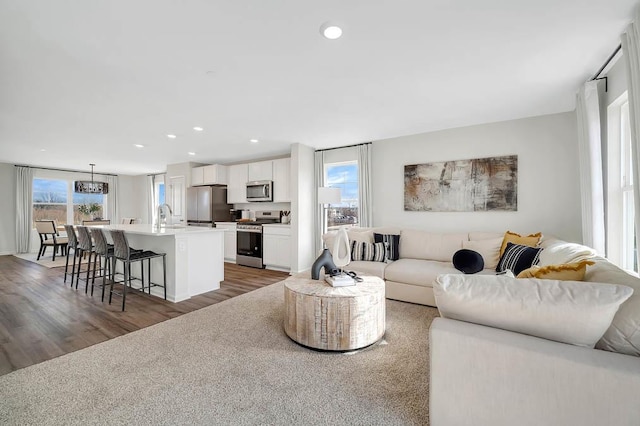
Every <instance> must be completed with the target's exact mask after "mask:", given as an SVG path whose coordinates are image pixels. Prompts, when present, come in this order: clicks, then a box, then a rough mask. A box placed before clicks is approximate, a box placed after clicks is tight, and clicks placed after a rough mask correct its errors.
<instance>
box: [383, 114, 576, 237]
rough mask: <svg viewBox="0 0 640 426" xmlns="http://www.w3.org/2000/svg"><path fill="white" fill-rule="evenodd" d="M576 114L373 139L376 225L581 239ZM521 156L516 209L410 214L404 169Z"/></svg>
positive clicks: (438, 230)
mask: <svg viewBox="0 0 640 426" xmlns="http://www.w3.org/2000/svg"><path fill="white" fill-rule="evenodd" d="M577 149H578V148H577V131H576V116H575V113H574V112H568V113H562V114H553V115H546V116H540V117H533V118H526V119H520V120H512V121H506V122H500V123H492V124H484V125H478V126H471V127H464V128H458V129H450V130H444V131H439V132H433V133H425V134H420V135H413V136H406V137H399V138H393V139H386V140H380V141H375V142H373V155H372V157H373V158H372V159H373V222H374V226H387V225H393V226H401V227H408V228H415V229H423V230H429V231H434V232H454V231H463V232H465V231H492V232H504V231H506V230H512V231H514V232H521V233H530V232H537V231H542V232H543V233H545V234H548V235H555V236H557V237H559V238H563V239H566V240H569V241H576V242H581V241H582V231H581V211H580V191H579V179H578V159H577ZM513 154H515V155H517V156H518V211H517V212H464V213H460V212H457V213H456V212H452V213H442V212H405V211H404V188H403V185H404V166H405V165H407V164H420V163H429V162H434V161H447V160H464V159H472V158H483V157H493V156H502V155H513Z"/></svg>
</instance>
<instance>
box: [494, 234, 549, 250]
mask: <svg viewBox="0 0 640 426" xmlns="http://www.w3.org/2000/svg"><path fill="white" fill-rule="evenodd" d="M541 238H542V233H541V232H538V233H536V234H530V235H527V236H524V235H520V234H516V233H515V232H511V231H507V232H505V234H504V238H503V239H502V246H500V256H502V254H503V253H504V251H505V250H506V249H507V243H513V244H519V245H521V246H529V247H537V246H538V244H539V243H540V239H541Z"/></svg>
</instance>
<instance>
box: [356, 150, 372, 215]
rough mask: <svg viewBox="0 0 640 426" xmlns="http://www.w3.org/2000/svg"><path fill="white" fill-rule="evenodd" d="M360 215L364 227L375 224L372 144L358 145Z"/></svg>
mask: <svg viewBox="0 0 640 426" xmlns="http://www.w3.org/2000/svg"><path fill="white" fill-rule="evenodd" d="M358 186H359V197H358V198H359V201H358V216H359V221H360V225H359V226H362V227H368V226H373V212H372V210H373V209H372V208H371V201H372V200H371V192H372V185H371V144H370V143H365V144H362V145H358Z"/></svg>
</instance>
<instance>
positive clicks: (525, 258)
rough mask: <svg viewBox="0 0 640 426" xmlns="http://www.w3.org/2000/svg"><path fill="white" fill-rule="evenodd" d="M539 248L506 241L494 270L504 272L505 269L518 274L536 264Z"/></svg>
mask: <svg viewBox="0 0 640 426" xmlns="http://www.w3.org/2000/svg"><path fill="white" fill-rule="evenodd" d="M541 251H542V249H541V248H534V247H528V246H522V245H519V244H513V243H507V247H506V248H505V250H504V253H502V256H501V257H500V261H499V262H498V266H497V267H496V271H498V272H504V271H506V270H507V269H508V270H510V271H511V272H513V273H514V275H518V274H519V273H520V272H522V271H524V270H525V269H527V268H530V267H532V266H533V265H536V264H538V260H539V259H538V258H539V256H540V252H541Z"/></svg>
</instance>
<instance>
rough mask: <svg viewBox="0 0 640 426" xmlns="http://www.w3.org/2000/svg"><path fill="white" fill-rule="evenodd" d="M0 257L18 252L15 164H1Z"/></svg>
mask: <svg viewBox="0 0 640 426" xmlns="http://www.w3.org/2000/svg"><path fill="white" fill-rule="evenodd" d="M0 197H1V198H2V203H0V218H2V220H0V255H2V254H13V253H15V252H16V174H15V166H14V165H13V164H7V163H0Z"/></svg>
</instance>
